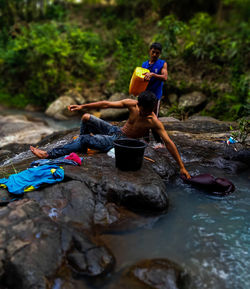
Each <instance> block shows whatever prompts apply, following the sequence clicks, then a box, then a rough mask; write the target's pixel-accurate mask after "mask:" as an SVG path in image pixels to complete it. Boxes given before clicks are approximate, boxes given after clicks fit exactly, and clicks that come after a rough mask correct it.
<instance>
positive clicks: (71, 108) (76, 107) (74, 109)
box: [68, 104, 82, 111]
mask: <svg viewBox="0 0 250 289" xmlns="http://www.w3.org/2000/svg"><path fill="white" fill-rule="evenodd" d="M81 109H82V106H81V105H78V104H72V105H69V106H68V110H69V111H76V110H81Z"/></svg>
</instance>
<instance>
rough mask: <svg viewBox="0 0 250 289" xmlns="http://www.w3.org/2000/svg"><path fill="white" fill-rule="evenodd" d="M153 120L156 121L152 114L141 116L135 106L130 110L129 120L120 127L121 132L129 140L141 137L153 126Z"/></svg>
mask: <svg viewBox="0 0 250 289" xmlns="http://www.w3.org/2000/svg"><path fill="white" fill-rule="evenodd" d="M155 120H157V117H156V115H155V114H154V113H151V114H150V115H148V116H141V115H140V111H139V108H138V106H135V107H134V108H133V109H131V110H130V115H129V119H128V120H127V122H126V123H125V125H124V126H123V127H122V132H123V133H124V134H125V135H126V136H127V137H131V138H140V137H143V136H144V135H145V134H146V133H147V132H148V130H149V129H150V128H152V127H153V126H154V122H155Z"/></svg>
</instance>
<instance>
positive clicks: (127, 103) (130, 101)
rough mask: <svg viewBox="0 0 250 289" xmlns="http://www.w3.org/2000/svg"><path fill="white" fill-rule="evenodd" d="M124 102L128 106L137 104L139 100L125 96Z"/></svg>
mask: <svg viewBox="0 0 250 289" xmlns="http://www.w3.org/2000/svg"><path fill="white" fill-rule="evenodd" d="M122 102H123V103H124V104H126V105H128V106H136V105H137V102H138V101H137V100H135V99H131V98H125V99H123V100H122Z"/></svg>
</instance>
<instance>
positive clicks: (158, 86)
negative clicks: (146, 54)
mask: <svg viewBox="0 0 250 289" xmlns="http://www.w3.org/2000/svg"><path fill="white" fill-rule="evenodd" d="M165 62H166V61H165V60H162V59H157V60H156V62H154V63H152V64H149V60H147V61H145V62H143V63H142V67H143V68H147V69H149V71H150V72H153V73H156V74H161V70H162V68H163V65H164V63H165ZM162 87H163V81H162V80H160V79H157V78H155V77H152V78H151V79H150V81H149V84H148V86H147V90H149V91H152V92H153V93H154V94H155V96H156V98H157V99H158V100H159V99H161V97H162Z"/></svg>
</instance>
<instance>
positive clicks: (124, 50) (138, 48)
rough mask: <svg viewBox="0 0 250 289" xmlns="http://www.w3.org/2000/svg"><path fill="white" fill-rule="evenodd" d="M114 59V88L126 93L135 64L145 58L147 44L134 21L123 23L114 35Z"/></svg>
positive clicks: (138, 64) (140, 62)
mask: <svg viewBox="0 0 250 289" xmlns="http://www.w3.org/2000/svg"><path fill="white" fill-rule="evenodd" d="M114 38H115V52H114V55H113V56H114V61H115V69H116V71H117V77H116V82H115V90H116V91H120V92H125V93H128V89H129V83H130V78H131V76H132V73H133V70H134V69H135V67H136V66H141V65H142V62H143V61H145V60H146V59H147V57H148V56H147V50H148V46H147V44H146V43H145V42H144V41H143V39H142V37H141V36H140V35H139V33H138V31H137V29H136V23H135V22H131V23H130V24H127V25H124V26H123V28H122V27H121V28H120V29H119V31H117V32H116V35H115V37H114Z"/></svg>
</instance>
